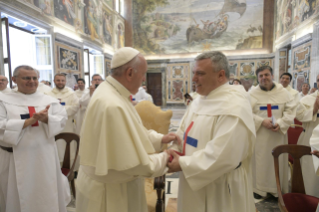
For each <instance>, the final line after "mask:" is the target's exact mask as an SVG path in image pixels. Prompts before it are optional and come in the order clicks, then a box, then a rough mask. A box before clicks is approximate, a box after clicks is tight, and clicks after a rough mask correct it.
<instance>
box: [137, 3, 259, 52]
mask: <svg viewBox="0 0 319 212" xmlns="http://www.w3.org/2000/svg"><path fill="white" fill-rule="evenodd" d="M262 26H263V0H225V1H224V0H187V1H185V0H170V1H168V0H154V1H152V2H151V3H150V1H148V0H133V40H134V47H135V48H137V49H139V50H140V51H141V52H143V53H147V54H175V53H190V52H203V51H209V50H235V49H251V48H262V34H263V28H262Z"/></svg>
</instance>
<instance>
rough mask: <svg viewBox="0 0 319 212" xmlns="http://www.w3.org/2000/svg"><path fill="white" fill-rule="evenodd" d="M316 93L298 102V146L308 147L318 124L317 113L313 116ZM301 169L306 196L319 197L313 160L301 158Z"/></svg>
mask: <svg viewBox="0 0 319 212" xmlns="http://www.w3.org/2000/svg"><path fill="white" fill-rule="evenodd" d="M317 96H318V91H315V92H314V93H312V94H309V95H307V96H305V97H304V98H302V99H301V100H300V104H299V106H298V109H297V114H296V118H297V119H298V120H299V121H301V122H302V127H303V129H304V131H303V132H302V133H301V134H300V137H299V139H298V144H299V145H305V146H310V143H309V141H310V137H311V135H312V132H313V130H314V128H315V127H316V126H318V124H319V119H318V117H319V113H316V114H314V115H313V106H314V104H315V101H316V98H317ZM300 163H301V169H302V173H304V174H303V181H304V185H305V189H306V194H308V195H311V196H316V197H319V176H316V173H315V172H314V169H313V166H314V164H313V160H312V158H310V157H302V158H301V162H300Z"/></svg>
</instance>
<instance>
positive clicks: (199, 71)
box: [168, 52, 256, 212]
mask: <svg viewBox="0 0 319 212" xmlns="http://www.w3.org/2000/svg"><path fill="white" fill-rule="evenodd" d="M195 60H196V64H195V67H194V71H193V72H194V76H193V82H195V84H196V92H197V93H198V94H199V95H200V96H199V97H197V98H196V99H195V100H194V101H193V103H192V104H191V105H190V106H189V107H188V109H187V111H186V114H185V115H184V117H183V119H182V121H181V125H180V127H179V129H178V131H177V134H178V135H184V143H183V145H182V146H180V148H179V150H178V151H179V152H181V153H183V154H185V156H179V155H178V154H176V153H175V152H174V151H172V150H170V151H169V152H170V154H172V156H173V157H174V158H173V160H172V162H170V163H168V167H169V171H170V172H175V171H181V172H180V180H179V191H178V204H177V209H178V212H194V211H196V212H215V211H218V212H219V211H220V212H222V211H225V212H226V211H238V212H255V211H256V209H255V204H254V199H253V194H252V192H253V189H252V173H251V156H252V154H253V150H254V143H255V139H256V135H255V127H254V122H253V114H252V111H251V106H250V101H249V94H248V93H247V92H246V91H245V89H244V88H243V87H242V86H232V85H229V83H228V80H229V66H228V60H227V58H226V56H225V55H223V54H222V53H221V52H207V53H203V54H201V55H199V56H198V57H197V58H196V59H195ZM175 149H176V148H175Z"/></svg>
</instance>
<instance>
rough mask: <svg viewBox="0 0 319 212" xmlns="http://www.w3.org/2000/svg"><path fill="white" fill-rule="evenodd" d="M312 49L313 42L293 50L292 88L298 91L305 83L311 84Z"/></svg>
mask: <svg viewBox="0 0 319 212" xmlns="http://www.w3.org/2000/svg"><path fill="white" fill-rule="evenodd" d="M311 48H312V42H308V43H305V44H303V45H301V46H298V47H296V48H294V49H292V63H291V64H292V77H293V78H292V86H293V88H294V89H296V90H298V91H301V87H302V84H303V83H309V74H310V69H311V63H310V61H311Z"/></svg>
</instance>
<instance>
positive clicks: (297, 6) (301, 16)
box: [276, 0, 319, 39]
mask: <svg viewBox="0 0 319 212" xmlns="http://www.w3.org/2000/svg"><path fill="white" fill-rule="evenodd" d="M276 9H277V20H276V23H277V24H276V39H278V38H279V37H281V36H282V35H284V34H285V33H287V32H289V31H291V30H292V29H294V28H296V27H297V26H298V25H300V24H301V23H302V22H304V21H305V20H307V19H309V18H312V17H314V16H315V15H317V14H318V11H319V0H277V1H276Z"/></svg>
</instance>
